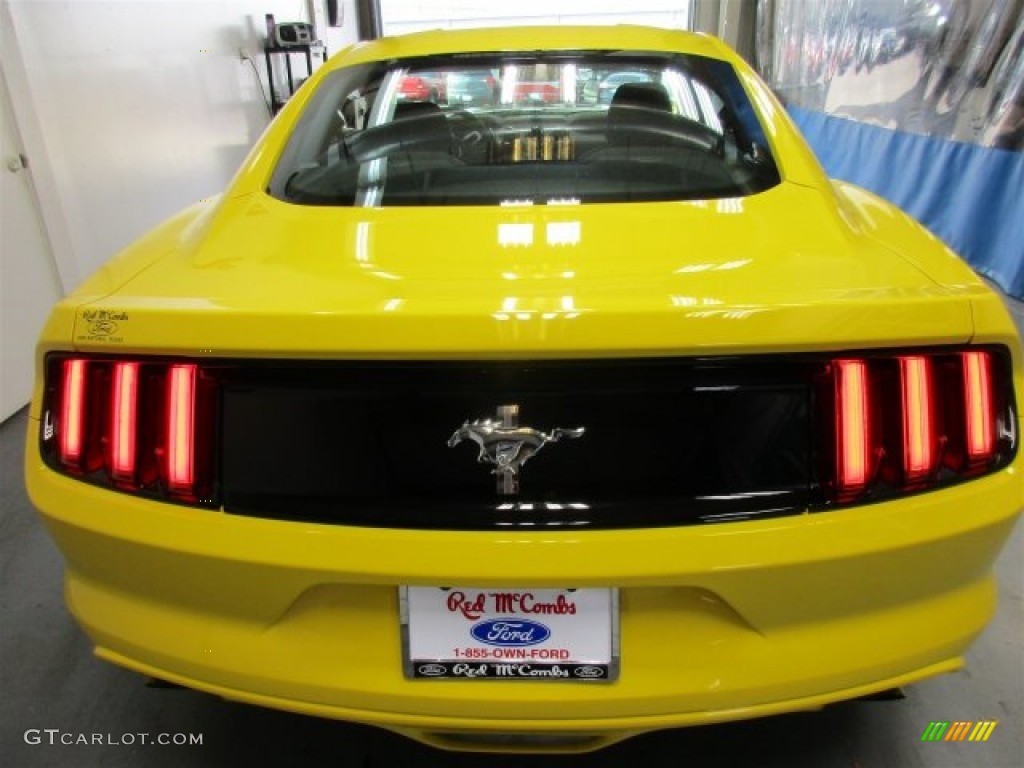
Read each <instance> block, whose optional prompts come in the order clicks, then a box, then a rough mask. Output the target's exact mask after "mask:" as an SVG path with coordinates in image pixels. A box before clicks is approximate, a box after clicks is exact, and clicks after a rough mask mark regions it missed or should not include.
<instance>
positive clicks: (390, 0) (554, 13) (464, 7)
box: [380, 0, 690, 35]
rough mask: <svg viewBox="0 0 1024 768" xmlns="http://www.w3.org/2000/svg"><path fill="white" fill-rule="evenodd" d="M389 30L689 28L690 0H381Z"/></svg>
mask: <svg viewBox="0 0 1024 768" xmlns="http://www.w3.org/2000/svg"><path fill="white" fill-rule="evenodd" d="M380 4H381V14H382V16H383V27H384V34H385V35H401V34H406V33H409V32H418V31H420V30H425V29H458V28H463V27H496V26H501V25H506V24H511V25H519V24H647V25H650V26H657V27H668V28H671V29H687V28H688V24H689V19H690V0H632V1H631V2H628V1H627V0H557V2H553V1H552V0H516V2H512V3H508V2H491V1H489V0H444V2H437V1H436V0H380Z"/></svg>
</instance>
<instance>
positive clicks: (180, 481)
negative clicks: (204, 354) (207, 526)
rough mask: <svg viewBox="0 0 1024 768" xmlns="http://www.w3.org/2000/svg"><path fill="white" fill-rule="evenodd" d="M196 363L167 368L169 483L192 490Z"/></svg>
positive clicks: (173, 488) (187, 491)
mask: <svg viewBox="0 0 1024 768" xmlns="http://www.w3.org/2000/svg"><path fill="white" fill-rule="evenodd" d="M195 405H196V366H195V365H194V364H184V365H172V366H170V368H169V369H168V371H167V411H166V416H167V446H166V477H167V487H168V490H170V491H171V492H172V493H179V494H191V493H192V491H193V487H194V485H195Z"/></svg>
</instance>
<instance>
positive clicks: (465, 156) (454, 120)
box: [448, 109, 492, 163]
mask: <svg viewBox="0 0 1024 768" xmlns="http://www.w3.org/2000/svg"><path fill="white" fill-rule="evenodd" d="M448 127H449V129H450V130H451V133H452V154H453V155H455V157H457V158H459V159H460V160H462V161H464V162H466V163H483V162H485V161H486V160H487V153H488V151H489V150H490V146H491V139H492V134H491V129H490V127H488V125H487V122H486V121H485V120H483V119H482V118H481V117H479V116H477V115H474V114H473V113H472V112H469V111H467V110H464V109H463V110H459V111H457V112H452V113H451V114H450V115H448Z"/></svg>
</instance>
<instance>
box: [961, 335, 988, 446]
mask: <svg viewBox="0 0 1024 768" xmlns="http://www.w3.org/2000/svg"><path fill="white" fill-rule="evenodd" d="M961 358H962V360H963V371H964V410H965V412H966V419H967V422H966V430H965V434H966V443H967V445H966V448H967V461H968V463H969V464H978V463H982V462H987V461H990V460H991V459H992V457H993V455H994V454H995V445H996V430H995V418H994V415H993V413H992V358H991V356H990V355H989V353H988V352H963V353H962V354H961Z"/></svg>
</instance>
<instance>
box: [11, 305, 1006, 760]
mask: <svg viewBox="0 0 1024 768" xmlns="http://www.w3.org/2000/svg"><path fill="white" fill-rule="evenodd" d="M1011 310H1012V311H1013V312H1014V314H1015V316H1016V318H1017V321H1018V325H1019V326H1021V327H1022V328H1024V305H1021V304H1016V303H1014V304H1013V305H1012V306H1011ZM25 422H26V415H25V412H24V411H22V412H20V413H19V414H17V415H16V416H14V417H12V418H11V419H9V420H8V421H7V422H5V423H4V424H3V425H0V573H2V581H0V766H16V767H17V768H29V767H32V766H64V765H67V766H75V767H76V768H89V767H90V766H147V767H148V766H155V767H158V768H159V767H162V766H182V765H188V766H222V765H251V766H262V765H275V766H276V765H302V766H319V765H324V766H332V767H333V768H343V767H345V766H366V767H368V768H369V767H370V766H372V767H374V768H392V767H393V766H417V768H419V767H421V766H422V767H424V768H429V767H430V766H451V767H453V768H454V767H466V768H468V767H469V766H485V765H486V766H495V767H496V768H502V767H505V766H507V767H508V768H512V767H514V766H519V767H525V766H531V767H533V766H566V767H569V766H588V767H589V766H594V767H595V768H606V767H610V766H631V767H632V768H637V767H638V766H644V768H647V767H648V766H673V768H676V767H677V766H689V767H696V766H756V767H757V768H761V767H762V766H763V767H768V766H786V768H791V767H793V766H814V768H913V767H915V766H936V767H937V768H938V767H948V768H968V767H970V768H1003V767H1005V768H1020V767H1021V766H1024V598H1022V591H1024V590H1022V587H1024V525H1018V526H1017V528H1016V530H1015V533H1014V535H1013V538H1012V539H1011V541H1010V542H1009V545H1008V546H1007V548H1006V549H1005V550H1004V551H1003V553H1002V556H1001V558H1000V560H999V563H998V566H997V574H998V577H999V586H1000V601H999V609H998V613H997V615H996V617H995V620H994V621H993V622H992V624H991V625H990V626H989V627H988V629H987V630H986V631H985V633H984V634H983V635H982V637H981V638H980V639H979V640H978V642H977V643H976V644H975V645H974V647H973V648H972V649H971V651H970V653H969V654H968V656H967V662H968V664H967V668H966V669H965V670H963V671H961V672H959V673H956V674H953V675H947V676H945V677H941V678H938V679H934V680H930V681H926V682H924V683H920V684H918V685H916V686H913V687H911V688H909V689H908V690H907V698H906V699H905V700H903V701H890V702H851V703H846V704H839V705H835V706H833V707H829V708H827V709H825V710H822V711H821V712H815V713H808V714H797V715H786V716H780V717H773V718H767V719H763V720H758V721H751V722H744V723H735V724H728V725H718V726H709V727H701V728H690V729H680V730H675V731H665V732H661V733H655V734H651V735H648V736H642V737H639V738H636V739H633V740H631V741H628V742H625V743H623V744H619V745H617V746H614V747H611V748H609V749H607V750H605V751H603V752H598V753H595V754H592V755H583V756H579V757H494V756H485V755H473V754H454V753H451V754H449V753H444V752H438V751H434V750H432V749H430V748H428V747H424V746H421V745H419V744H416V743H413V742H411V741H408V740H405V739H403V738H402V737H399V736H394V735H391V734H389V733H387V732H385V731H380V730H376V729H372V728H366V727H362V726H355V725H350V724H346V723H339V722H334V721H329V720H320V719H316V718H308V717H301V716H297V715H291V714H287V713H283V712H277V711H272V710H266V709H260V708H258V707H252V706H246V705H243V704H235V703H230V702H224V701H221V700H219V699H216V698H214V697H212V696H208V695H205V694H201V693H196V692H193V691H188V690H162V689H154V688H149V687H147V686H146V685H145V684H144V681H143V679H142V678H140V677H138V676H137V675H135V674H133V673H131V672H127V671H125V670H122V669H120V668H117V667H114V666H111V665H109V664H106V663H103V662H100V661H98V660H96V659H95V658H93V656H92V654H91V648H90V644H89V642H88V641H87V640H86V638H85V637H84V635H83V634H82V633H81V631H80V630H79V629H78V628H77V626H76V625H75V624H74V623H73V622H72V620H71V618H70V617H69V615H68V614H67V612H66V610H65V608H64V602H63V598H62V595H61V571H62V561H61V557H60V555H59V553H58V552H57V550H56V548H55V547H54V545H53V543H52V542H51V541H50V539H49V538H48V537H47V535H46V533H45V532H44V530H43V528H42V526H41V525H40V523H39V521H38V519H37V517H36V514H35V512H34V510H33V509H32V507H31V505H30V504H29V502H28V499H27V498H26V495H25V489H24V484H23V482H22V478H21V465H22V455H23V444H24V432H25ZM932 720H951V721H952V720H974V721H977V720H996V721H998V723H999V724H998V726H997V727H996V729H995V730H994V731H993V733H992V736H991V738H990V739H989V741H988V742H985V743H955V744H954V743H942V742H940V743H922V742H921V735H922V733H923V731H924V729H925V728H926V727H927V725H928V723H929V722H930V721H932ZM29 729H38V731H40V732H41V733H40V736H41V739H42V743H40V744H30V743H27V741H26V737H25V734H26V731H28V730H29ZM44 729H59V730H60V731H61V732H62V733H65V734H73V735H77V734H96V733H99V734H105V735H106V734H109V737H105V738H107V739H108V740H109V741H114V742H115V743H114V744H107V745H85V744H78V745H70V746H65V745H61V744H59V743H57V744H54V745H50V744H49V743H47V740H48V738H49V737H48V735H47V734H46V733H45V730H44ZM139 733H148V734H154V735H155V734H158V733H183V734H201V735H202V745H201V746H173V745H168V746H140V745H138V744H135V745H131V746H128V745H125V744H124V743H116V742H127V741H128V740H129V738H131V736H130V735H131V734H139ZM30 735H31V734H30ZM125 735H128V736H125ZM58 738H59V737H58Z"/></svg>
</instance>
